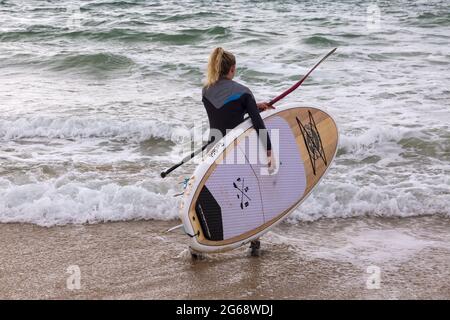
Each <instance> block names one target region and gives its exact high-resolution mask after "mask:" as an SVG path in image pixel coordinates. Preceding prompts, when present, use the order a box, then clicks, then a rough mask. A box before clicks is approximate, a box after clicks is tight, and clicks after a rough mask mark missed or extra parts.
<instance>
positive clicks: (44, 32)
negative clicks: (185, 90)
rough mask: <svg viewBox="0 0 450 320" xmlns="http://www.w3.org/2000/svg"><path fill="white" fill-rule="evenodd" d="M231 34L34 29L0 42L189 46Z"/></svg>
mask: <svg viewBox="0 0 450 320" xmlns="http://www.w3.org/2000/svg"><path fill="white" fill-rule="evenodd" d="M230 34H231V31H230V30H229V29H228V28H226V27H221V26H215V27H210V28H204V29H197V28H187V29H183V30H178V31H176V32H148V31H140V30H136V29H130V28H112V29H98V30H89V29H86V30H72V29H68V28H53V27H52V28H50V27H46V28H44V29H43V28H37V29H36V28H34V27H33V26H31V27H28V28H27V29H26V30H16V31H4V32H0V41H3V42H7V41H8V42H16V41H23V40H30V41H38V40H41V41H42V40H49V39H64V38H66V39H70V40H91V41H100V42H101V41H121V42H130V43H138V42H161V43H166V44H173V45H182V44H192V43H194V42H195V41H199V40H202V39H204V38H211V37H212V38H214V39H224V38H226V37H227V36H229V35H230Z"/></svg>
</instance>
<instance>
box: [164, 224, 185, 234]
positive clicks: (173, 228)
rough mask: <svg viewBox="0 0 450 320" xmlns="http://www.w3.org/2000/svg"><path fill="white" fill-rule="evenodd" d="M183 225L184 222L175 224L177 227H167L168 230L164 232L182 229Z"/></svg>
mask: <svg viewBox="0 0 450 320" xmlns="http://www.w3.org/2000/svg"><path fill="white" fill-rule="evenodd" d="M182 227H183V224H179V225H178V226H175V227H172V228H169V229H167V230H166V231H164V233H169V232H172V231H174V230H177V229H180V228H182Z"/></svg>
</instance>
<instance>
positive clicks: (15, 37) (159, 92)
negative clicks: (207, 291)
mask: <svg viewBox="0 0 450 320" xmlns="http://www.w3.org/2000/svg"><path fill="white" fill-rule="evenodd" d="M219 46H220V47H223V48H224V49H226V50H228V51H231V52H232V53H234V55H235V56H236V59H237V75H236V78H235V80H236V81H238V82H240V83H242V84H244V85H246V86H248V87H249V88H250V89H251V90H252V92H253V94H254V95H255V97H256V99H257V100H258V102H264V101H268V100H270V99H271V98H274V97H275V96H277V95H278V94H280V93H281V92H283V91H284V90H286V89H287V88H289V87H290V86H291V85H292V84H293V83H295V82H296V81H298V80H299V79H300V78H301V77H302V76H303V75H304V74H306V73H307V72H308V70H309V69H310V68H311V67H312V66H313V65H314V64H315V63H316V62H317V61H319V60H320V59H321V57H323V56H324V55H325V54H326V53H327V52H328V51H330V50H331V49H332V48H334V47H337V48H338V49H337V51H336V52H335V54H333V55H332V56H331V57H330V58H328V60H326V61H325V62H324V63H323V64H322V65H320V67H318V68H317V69H316V70H315V71H314V72H313V73H312V74H311V76H310V77H309V78H308V79H307V80H306V81H305V82H304V84H303V85H302V86H301V87H300V88H299V89H297V90H296V91H295V92H293V93H292V94H290V95H289V96H288V97H286V98H285V99H283V100H282V101H280V102H278V103H277V105H276V106H279V107H281V106H310V107H316V108H320V109H322V110H324V111H326V112H327V113H329V114H330V115H332V116H333V118H334V119H335V120H336V122H337V124H338V127H339V132H340V140H339V149H338V152H337V156H336V158H335V161H334V163H333V164H332V166H331V168H330V170H329V172H328V174H327V176H326V177H325V178H324V179H323V180H322V182H321V183H320V185H319V186H318V187H317V188H316V189H315V190H314V192H313V193H312V194H311V195H310V196H309V198H308V199H307V200H306V201H305V202H303V204H302V205H301V206H300V207H298V208H297V209H296V210H295V211H294V212H293V213H292V214H291V216H290V217H289V218H288V220H287V222H288V223H291V224H299V223H302V222H305V221H315V220H318V219H328V218H338V219H340V218H349V217H356V218H358V217H379V216H381V217H395V218H404V217H412V216H424V215H427V216H430V215H433V216H436V215H439V216H443V217H450V10H449V1H448V0H445V1H440V0H429V1H401V0H393V1H362V0H348V1H330V0H326V1H311V0H310V1H308V0H305V1H293V0H278V1H250V0H249V1H237V0H236V1H233V0H232V1H201V0H197V1H194V0H180V1H172V0H168V1H166V0H165V1H146V0H142V1H138V0H127V1H120V0H116V1H115V0H85V1H75V0H40V1H37V0H23V1H21V0H0V223H13V222H15V223H30V224H36V225H40V226H47V227H50V226H55V225H67V224H84V223H88V224H93V223H99V222H107V221H129V220H151V221H152V220H176V219H178V203H179V201H180V200H181V198H180V197H175V195H177V194H178V193H180V192H182V191H183V180H184V179H185V178H186V177H189V176H190V175H191V174H192V172H193V171H194V170H195V167H196V165H197V163H198V161H197V162H196V161H192V162H189V163H187V164H185V165H184V166H182V167H180V168H179V169H177V170H176V171H174V172H172V173H171V174H170V175H169V176H168V177H167V178H165V179H162V178H161V177H160V172H161V171H162V170H164V169H166V168H168V167H170V166H172V165H174V164H175V163H177V162H178V161H179V160H181V158H182V157H183V156H184V155H186V154H187V153H189V152H190V150H191V149H192V147H198V146H199V145H198V144H195V145H194V146H193V143H192V137H193V133H194V132H195V131H196V130H197V131H198V130H200V131H201V132H204V133H205V135H206V134H207V128H208V120H207V115H206V112H205V109H204V107H203V104H202V101H201V100H202V97H201V90H202V86H203V82H204V80H205V71H206V65H207V61H208V56H209V54H210V53H211V51H212V50H213V49H214V48H215V47H219Z"/></svg>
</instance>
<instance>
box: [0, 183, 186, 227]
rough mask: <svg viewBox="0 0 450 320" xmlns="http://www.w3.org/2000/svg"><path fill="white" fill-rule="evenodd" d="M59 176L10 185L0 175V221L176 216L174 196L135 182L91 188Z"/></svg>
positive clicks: (48, 222)
mask: <svg viewBox="0 0 450 320" xmlns="http://www.w3.org/2000/svg"><path fill="white" fill-rule="evenodd" d="M67 180H68V179H67V177H61V178H58V179H53V180H50V181H45V182H39V183H32V184H25V185H14V184H12V183H11V182H9V181H8V180H6V179H2V178H0V192H1V194H2V196H1V197H0V223H12V222H16V223H17V222H20V223H33V224H37V225H40V226H47V227H50V226H54V225H65V224H81V223H98V222H106V221H125V220H142V219H145V220H149V219H157V220H171V219H175V218H177V217H178V211H177V199H175V198H174V197H173V196H172V193H171V192H170V191H169V192H168V193H159V192H157V191H152V190H148V189H146V188H144V187H142V186H139V185H130V186H120V185H118V184H115V183H109V184H104V185H103V186H101V187H99V188H94V187H91V186H89V185H86V184H84V183H81V182H73V181H67Z"/></svg>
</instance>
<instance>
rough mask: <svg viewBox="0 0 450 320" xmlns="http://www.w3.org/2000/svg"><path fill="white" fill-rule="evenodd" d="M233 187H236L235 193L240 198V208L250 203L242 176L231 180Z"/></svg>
mask: <svg viewBox="0 0 450 320" xmlns="http://www.w3.org/2000/svg"><path fill="white" fill-rule="evenodd" d="M233 187H234V188H235V189H237V191H238V193H237V194H236V196H237V198H238V199H239V200H241V205H240V206H241V209H242V210H244V208H247V207H248V206H249V204H250V201H252V199H250V197H249V196H248V195H247V192H248V187H246V186H245V180H244V178H242V179H241V178H237V179H236V181H235V182H233Z"/></svg>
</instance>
